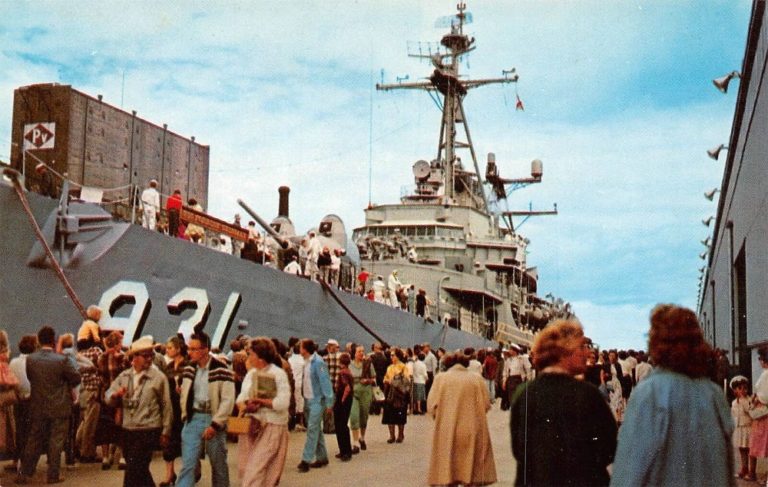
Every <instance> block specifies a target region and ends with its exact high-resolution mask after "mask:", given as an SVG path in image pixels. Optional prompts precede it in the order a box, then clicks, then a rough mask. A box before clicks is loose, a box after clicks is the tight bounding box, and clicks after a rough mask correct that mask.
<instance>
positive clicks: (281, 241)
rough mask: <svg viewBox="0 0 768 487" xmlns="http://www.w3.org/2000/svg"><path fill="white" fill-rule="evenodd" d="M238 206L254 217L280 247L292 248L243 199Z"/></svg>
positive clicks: (238, 202)
mask: <svg viewBox="0 0 768 487" xmlns="http://www.w3.org/2000/svg"><path fill="white" fill-rule="evenodd" d="M237 204H238V205H240V206H241V207H242V208H243V209H244V210H245V211H246V212H247V213H248V214H249V215H251V216H252V217H253V219H254V220H256V222H257V223H258V224H259V225H261V227H262V228H263V229H264V230H265V231H266V232H267V233H268V234H269V235H270V236H271V237H272V238H274V239H275V241H276V242H277V243H279V244H280V246H281V247H282V248H284V249H287V248H289V247H290V246H291V242H290V241H289V240H287V239H285V238H283V237H282V236H281V235H280V234H279V233H277V232H276V231H275V229H274V228H272V227H271V226H270V225H269V223H267V222H266V221H265V220H264V219H263V218H261V217H260V216H259V215H257V214H256V212H255V211H253V210H252V209H251V207H250V206H248V205H247V204H245V202H244V201H243V200H241V199H238V200H237Z"/></svg>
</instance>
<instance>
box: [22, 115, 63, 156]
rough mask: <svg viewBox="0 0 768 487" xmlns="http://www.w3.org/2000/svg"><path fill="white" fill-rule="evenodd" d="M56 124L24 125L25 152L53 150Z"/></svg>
mask: <svg viewBox="0 0 768 487" xmlns="http://www.w3.org/2000/svg"><path fill="white" fill-rule="evenodd" d="M55 139H56V123H54V122H50V123H29V124H26V125H24V150H28V149H53V146H54V141H55Z"/></svg>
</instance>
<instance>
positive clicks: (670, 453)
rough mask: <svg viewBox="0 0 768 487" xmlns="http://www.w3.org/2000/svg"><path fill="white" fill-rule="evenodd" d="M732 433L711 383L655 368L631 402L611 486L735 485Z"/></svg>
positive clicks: (721, 400) (719, 394) (720, 397)
mask: <svg viewBox="0 0 768 487" xmlns="http://www.w3.org/2000/svg"><path fill="white" fill-rule="evenodd" d="M732 432H733V420H732V419H731V412H730V408H729V406H728V403H727V402H726V401H725V398H724V397H723V391H722V390H721V389H720V388H718V387H717V385H716V384H715V383H714V382H712V381H711V380H709V379H707V378H705V377H702V378H698V379H691V378H690V377H688V376H685V375H682V374H678V373H676V372H672V371H670V370H667V369H663V368H660V367H659V368H657V369H655V370H654V372H652V373H651V375H649V376H648V378H647V379H645V380H644V381H643V382H641V383H639V384H638V385H637V387H636V388H635V389H634V390H633V391H632V395H631V396H630V398H629V404H628V405H627V410H626V413H625V414H624V423H623V424H622V426H621V428H620V429H619V444H618V448H617V450H616V458H615V460H614V463H613V475H612V477H611V486H622V487H623V486H646V485H647V486H656V485H659V486H662V485H713V486H714V485H717V486H723V487H727V486H733V485H735V483H734V477H733V462H732V458H733V452H732V450H731V433H732Z"/></svg>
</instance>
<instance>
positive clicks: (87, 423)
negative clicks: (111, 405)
mask: <svg viewBox="0 0 768 487" xmlns="http://www.w3.org/2000/svg"><path fill="white" fill-rule="evenodd" d="M77 350H78V355H79V356H80V357H81V358H85V359H88V360H89V361H90V362H91V364H93V365H92V366H91V367H87V368H82V369H80V376H81V377H82V382H81V383H80V411H81V415H82V422H81V423H80V426H79V427H78V428H77V435H76V436H75V444H76V445H77V448H78V450H79V452H80V463H97V462H99V461H100V460H99V459H98V458H96V442H95V440H96V425H97V424H98V422H99V413H100V412H101V401H100V400H99V397H100V395H101V389H102V383H101V375H100V374H99V371H98V369H97V368H96V364H98V363H99V357H100V356H101V354H102V353H103V352H102V350H101V348H99V347H98V346H97V345H96V342H94V341H93V339H92V338H90V337H89V338H87V339H82V340H78V341H77Z"/></svg>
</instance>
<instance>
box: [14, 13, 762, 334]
mask: <svg viewBox="0 0 768 487" xmlns="http://www.w3.org/2000/svg"><path fill="white" fill-rule="evenodd" d="M455 4H456V1H455V0H439V1H438V0H418V1H417V0H410V1H404V0H387V1H380V0H358V1H352V0H346V1H339V0H325V1H309V0H306V1H286V0H281V1H275V0H266V1H259V2H255V1H247V2H245V1H242V2H241V1H227V2H224V1H211V2H180V1H174V2H164V3H160V2H143V1H131V2H118V1H109V2H101V1H99V2H86V1H71V2H59V1H56V2H50V1H36V2H14V1H11V0H0V67H2V76H0V159H5V160H7V159H8V158H9V157H10V156H9V154H10V142H11V141H10V138H11V115H12V102H13V90H14V89H15V88H17V87H19V86H23V85H28V84H34V83H45V82H58V83H62V84H70V85H72V86H73V87H74V88H76V89H78V90H80V91H83V92H86V93H89V94H91V95H94V96H95V95H96V94H102V95H104V101H105V102H107V103H110V104H112V105H115V106H117V107H122V108H124V109H125V110H137V111H138V114H139V116H141V117H144V118H146V119H148V120H151V121H153V122H155V123H158V124H162V123H167V124H168V126H169V129H170V130H172V131H174V132H176V133H179V134H183V135H186V136H191V135H194V136H196V138H197V140H198V141H199V142H201V143H203V144H207V145H210V147H211V166H210V194H209V200H210V208H208V210H209V211H210V212H211V213H213V214H215V215H217V216H220V217H223V218H226V219H230V218H231V216H232V214H234V213H235V212H237V211H238V209H239V208H238V206H237V204H236V201H235V200H236V199H237V198H238V197H239V198H243V199H244V200H246V201H248V202H249V203H250V205H251V206H252V207H253V208H254V209H256V210H257V211H259V212H260V213H261V214H262V215H264V216H265V217H266V218H267V219H271V218H272V217H273V216H274V215H276V213H277V187H278V186H279V185H282V184H287V185H289V186H290V187H291V188H292V193H291V196H292V200H291V217H292V219H293V221H294V223H295V224H296V227H297V229H299V230H302V231H303V230H306V229H308V228H310V227H311V226H314V225H316V224H317V222H318V221H319V220H320V218H322V217H323V216H324V215H325V214H327V213H336V214H338V215H339V216H341V218H342V219H343V220H344V222H345V223H346V225H347V229H348V230H350V229H351V228H354V227H357V226H360V225H362V224H363V221H364V215H363V211H362V210H363V208H364V207H365V206H366V205H367V204H368V201H369V195H370V199H371V201H372V202H374V203H391V202H396V201H397V200H398V198H399V197H400V195H401V193H402V192H403V191H405V190H406V189H410V188H411V183H412V175H411V165H412V164H413V163H414V162H415V161H416V160H418V159H431V158H433V157H434V154H435V153H436V145H437V137H438V128H439V125H438V124H439V120H440V112H439V111H438V109H437V108H436V106H435V104H434V103H433V102H432V100H431V99H430V97H429V96H428V95H427V94H426V93H424V92H417V91H406V90H403V91H399V92H376V91H375V90H374V89H373V86H374V85H375V83H376V82H380V81H381V80H384V81H385V82H395V81H396V79H397V78H398V77H404V76H406V75H407V76H408V77H409V80H410V81H413V80H417V79H420V78H424V77H426V76H428V75H429V74H430V72H431V67H430V66H429V65H428V64H426V63H424V62H423V61H419V60H418V59H414V58H409V57H407V54H408V50H409V48H410V49H411V50H412V51H413V50H417V49H418V47H419V42H420V41H421V42H422V44H421V46H422V48H424V49H426V44H425V43H427V42H430V41H432V42H434V41H438V40H439V39H440V36H442V34H443V33H444V28H436V27H435V25H436V21H438V19H440V18H441V17H444V16H447V15H451V14H453V13H455V10H454V8H455ZM750 9H751V2H750V1H748V0H718V1H714V0H706V1H693V0H691V1H684V0H679V1H674V2H670V1H669V0H656V1H624V0H616V1H604V0H603V1H588V0H584V1H576V2H574V1H565V0H558V1H555V0H551V1H547V0H536V1H533V0H531V1H525V0H505V1H492V0H482V1H471V0H470V1H468V10H469V11H470V12H471V13H472V17H473V23H472V24H471V25H469V26H468V29H467V30H468V32H469V33H470V34H471V35H473V36H475V37H476V39H477V49H476V50H475V51H474V52H473V53H471V54H470V56H469V57H468V59H467V60H466V61H465V62H464V64H463V66H462V70H463V72H464V73H465V74H467V75H469V76H470V77H472V78H484V77H498V76H500V75H501V71H502V70H503V69H510V68H512V67H514V68H516V69H517V72H518V73H519V75H520V80H519V82H518V83H517V84H516V85H514V84H507V85H503V86H501V85H499V86H489V87H484V88H479V89H477V90H473V91H472V92H471V94H470V96H469V97H468V98H467V99H466V101H465V108H466V110H467V117H468V121H469V124H470V128H471V131H472V139H473V142H474V143H475V148H476V150H477V152H478V154H480V156H479V157H480V163H481V167H484V162H485V154H486V153H488V152H495V153H496V160H497V164H498V165H499V166H500V171H501V173H502V175H503V176H505V177H525V176H526V175H527V174H528V173H529V171H530V161H531V160H532V159H541V160H542V161H543V162H544V181H543V182H542V183H541V184H539V185H535V186H530V187H528V188H525V189H523V190H520V191H518V192H515V193H514V194H513V196H512V197H511V198H510V201H509V207H510V209H527V208H529V207H532V208H533V209H534V210H544V209H551V208H552V205H553V203H555V202H556V203H557V205H558V208H559V210H560V214H559V215H558V216H556V217H541V218H538V219H530V220H528V221H526V222H525V223H524V224H522V225H521V226H519V229H520V232H521V233H523V234H524V235H525V236H527V237H528V238H530V240H531V245H530V246H529V251H530V253H529V255H528V262H529V265H534V266H537V267H538V269H539V275H540V284H539V292H540V294H542V295H544V294H546V293H548V292H552V293H554V294H555V295H557V296H561V297H563V298H564V299H565V300H567V301H570V302H571V303H573V305H574V307H575V310H576V312H577V314H578V315H579V316H580V318H581V319H582V321H583V323H584V325H585V328H586V329H587V333H588V334H589V335H591V336H592V337H594V338H595V340H596V341H597V342H598V343H599V344H600V345H602V346H603V347H634V348H644V347H645V343H646V331H647V328H648V325H647V323H648V312H649V311H650V309H651V308H652V307H653V305H655V304H656V303H659V302H673V303H680V304H683V305H686V306H690V307H695V306H696V296H697V282H698V276H699V271H698V269H699V267H701V266H702V265H703V261H702V260H699V257H698V254H699V253H700V252H701V251H703V250H704V247H703V246H702V244H701V243H700V240H703V239H704V238H705V237H706V236H707V235H708V232H709V229H708V228H706V227H704V226H703V225H702V224H701V219H702V218H704V217H707V216H708V215H711V214H714V212H715V208H716V206H715V204H716V203H715V202H709V201H707V200H706V199H705V198H704V197H703V193H704V192H705V191H708V190H710V189H712V188H714V187H717V186H719V185H720V181H721V178H722V160H721V161H720V162H715V161H712V160H711V159H709V158H707V156H706V153H705V151H706V149H709V148H711V147H713V146H716V145H717V144H719V143H727V141H728V137H729V135H730V127H731V121H732V117H733V110H734V105H735V100H736V90H737V88H738V82H736V83H733V84H732V85H731V86H732V88H731V90H730V92H729V93H728V94H727V95H723V94H721V93H719V92H718V91H716V90H715V89H714V87H713V86H712V83H711V80H712V79H713V78H715V77H718V76H721V75H723V74H725V73H727V72H729V71H731V70H733V69H740V68H741V63H742V60H743V55H744V47H745V42H746V32H747V27H748V22H749V14H750ZM438 23H439V22H438ZM516 95H519V96H520V98H521V99H522V101H523V103H524V105H525V111H516V110H515V96H516ZM721 159H723V156H721ZM369 171H370V174H372V178H370V180H369ZM517 224H518V225H520V222H517Z"/></svg>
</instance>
